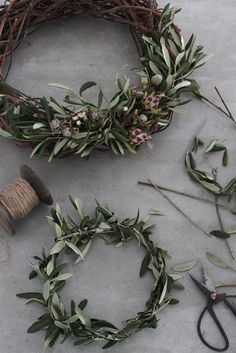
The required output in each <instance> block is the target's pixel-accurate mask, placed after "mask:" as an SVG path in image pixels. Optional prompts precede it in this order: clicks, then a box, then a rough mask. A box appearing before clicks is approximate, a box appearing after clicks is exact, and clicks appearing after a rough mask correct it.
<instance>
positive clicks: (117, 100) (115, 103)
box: [108, 95, 120, 109]
mask: <svg viewBox="0 0 236 353" xmlns="http://www.w3.org/2000/svg"><path fill="white" fill-rule="evenodd" d="M119 101H120V96H119V95H118V96H116V97H115V98H114V99H113V100H112V101H111V102H110V104H109V106H108V109H112V108H114V107H115V106H116V105H117V104H118V103H119Z"/></svg>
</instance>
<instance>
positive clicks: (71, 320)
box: [64, 314, 79, 324]
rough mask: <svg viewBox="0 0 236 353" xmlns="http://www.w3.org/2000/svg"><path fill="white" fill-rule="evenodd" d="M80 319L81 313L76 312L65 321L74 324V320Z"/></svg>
mask: <svg viewBox="0 0 236 353" xmlns="http://www.w3.org/2000/svg"><path fill="white" fill-rule="evenodd" d="M78 319H79V315H78V314H75V315H73V316H71V317H70V318H69V319H68V320H66V321H64V322H65V324H73V322H75V321H77V320H78Z"/></svg>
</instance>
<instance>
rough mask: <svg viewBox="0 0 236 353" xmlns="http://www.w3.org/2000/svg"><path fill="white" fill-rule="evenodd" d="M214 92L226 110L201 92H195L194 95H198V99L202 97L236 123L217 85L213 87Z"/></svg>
mask: <svg viewBox="0 0 236 353" xmlns="http://www.w3.org/2000/svg"><path fill="white" fill-rule="evenodd" d="M215 90H216V93H217V94H218V96H219V98H220V100H221V102H222V103H223V105H224V107H225V109H226V111H225V110H224V109H223V108H222V107H221V106H219V105H217V104H216V103H214V102H212V101H211V100H210V99H209V98H207V97H205V96H203V95H202V94H201V93H199V92H195V93H194V94H195V96H196V97H198V98H199V99H202V100H204V101H206V102H207V103H209V104H211V105H212V106H213V107H215V108H216V109H217V110H219V111H220V112H221V113H223V114H224V115H225V116H226V117H227V118H229V119H230V120H231V121H232V122H233V123H234V124H236V120H235V119H234V117H233V115H232V114H231V112H230V110H229V107H228V106H227V104H226V102H225V100H224V99H223V97H222V95H221V93H220V91H219V89H218V88H217V87H215Z"/></svg>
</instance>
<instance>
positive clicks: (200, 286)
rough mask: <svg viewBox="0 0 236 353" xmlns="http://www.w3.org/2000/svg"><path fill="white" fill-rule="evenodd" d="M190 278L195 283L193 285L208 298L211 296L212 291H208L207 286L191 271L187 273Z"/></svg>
mask: <svg viewBox="0 0 236 353" xmlns="http://www.w3.org/2000/svg"><path fill="white" fill-rule="evenodd" d="M189 276H190V278H191V279H192V281H193V282H194V283H195V285H196V286H197V288H198V289H199V290H200V291H201V292H202V293H203V294H204V295H205V296H206V297H207V298H208V299H210V298H211V294H212V291H210V290H209V289H208V287H207V286H206V285H205V284H204V283H202V281H200V280H199V279H198V278H197V277H196V276H195V275H193V274H192V273H189Z"/></svg>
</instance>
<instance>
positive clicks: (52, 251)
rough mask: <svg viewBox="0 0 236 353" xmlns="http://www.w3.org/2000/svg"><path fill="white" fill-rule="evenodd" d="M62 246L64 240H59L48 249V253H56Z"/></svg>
mask: <svg viewBox="0 0 236 353" xmlns="http://www.w3.org/2000/svg"><path fill="white" fill-rule="evenodd" d="M64 246H65V242H64V240H60V241H58V242H56V244H55V245H54V246H53V247H52V249H51V250H50V255H54V254H58V253H59V252H61V251H62V249H63V248H64Z"/></svg>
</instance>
